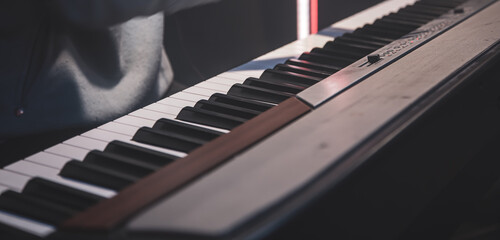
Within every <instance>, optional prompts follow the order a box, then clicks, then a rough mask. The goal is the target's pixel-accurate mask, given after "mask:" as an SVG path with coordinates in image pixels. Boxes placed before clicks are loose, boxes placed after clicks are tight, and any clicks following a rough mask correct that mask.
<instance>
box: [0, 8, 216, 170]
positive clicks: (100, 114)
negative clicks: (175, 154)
mask: <svg viewBox="0 0 500 240" xmlns="http://www.w3.org/2000/svg"><path fill="white" fill-rule="evenodd" d="M215 1H216V0H15V1H2V2H1V3H0V30H1V31H0V77H1V80H0V124H1V125H0V153H2V157H3V159H8V158H9V157H8V156H9V153H10V155H12V157H18V156H22V154H23V153H24V152H29V151H30V146H31V145H33V144H34V143H37V142H40V141H42V142H45V143H50V144H54V143H53V142H54V141H57V140H61V139H64V138H66V137H69V136H72V135H74V134H76V133H79V132H81V131H83V130H84V129H89V128H91V127H95V126H96V125H98V124H102V123H105V122H108V121H111V120H113V119H115V118H117V117H119V116H122V115H124V114H127V113H129V112H131V111H133V110H135V109H137V108H139V107H141V106H144V105H146V104H148V103H152V102H154V101H156V100H158V99H160V98H161V97H163V96H165V94H166V93H167V91H168V90H169V88H170V89H171V88H172V87H171V86H172V81H173V73H172V70H171V67H170V63H169V60H168V58H167V56H166V54H165V51H164V49H163V24H164V22H163V17H164V14H172V13H175V12H177V11H180V10H183V9H186V8H189V7H194V6H197V5H200V4H205V3H209V2H215ZM35 145H36V144H35ZM44 147H47V146H44ZM6 156H7V157H6ZM1 163H2V162H0V166H1ZM3 165H5V163H4V164H3Z"/></svg>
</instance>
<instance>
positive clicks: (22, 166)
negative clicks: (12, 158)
mask: <svg viewBox="0 0 500 240" xmlns="http://www.w3.org/2000/svg"><path fill="white" fill-rule="evenodd" d="M4 169H5V170H9V171H11V172H17V173H20V174H24V175H28V176H56V175H57V174H59V170H58V169H55V168H51V167H47V166H43V165H40V164H36V163H32V162H28V161H24V160H22V161H17V162H15V163H12V164H10V165H7V166H5V168H4Z"/></svg>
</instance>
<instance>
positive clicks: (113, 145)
mask: <svg viewBox="0 0 500 240" xmlns="http://www.w3.org/2000/svg"><path fill="white" fill-rule="evenodd" d="M104 152H109V153H115V154H119V155H122V156H126V157H130V158H134V159H140V160H141V161H143V162H146V163H149V164H152V165H155V166H164V165H166V164H169V163H171V162H173V161H174V160H175V159H177V158H178V157H177V156H172V155H169V154H166V153H162V152H157V151H154V150H151V149H146V148H143V147H139V146H136V145H132V144H129V143H124V142H120V141H112V142H110V143H109V144H108V145H107V146H106V149H104Z"/></svg>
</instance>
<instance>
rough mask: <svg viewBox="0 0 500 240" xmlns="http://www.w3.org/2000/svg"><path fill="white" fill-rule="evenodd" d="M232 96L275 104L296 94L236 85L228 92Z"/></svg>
mask: <svg viewBox="0 0 500 240" xmlns="http://www.w3.org/2000/svg"><path fill="white" fill-rule="evenodd" d="M227 94H228V95H230V96H238V97H242V98H248V99H253V100H258V101H263V102H269V103H275V104H278V103H280V102H283V101H285V100H286V99H288V98H290V97H293V96H294V94H291V93H285V92H278V91H273V90H269V89H265V88H260V87H254V86H248V85H243V84H234V85H233V86H232V87H231V89H229V91H228V92H227Z"/></svg>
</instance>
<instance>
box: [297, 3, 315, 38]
mask: <svg viewBox="0 0 500 240" xmlns="http://www.w3.org/2000/svg"><path fill="white" fill-rule="evenodd" d="M316 32H318V0H297V39H303V38H305V37H307V36H309V34H314V33H316Z"/></svg>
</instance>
